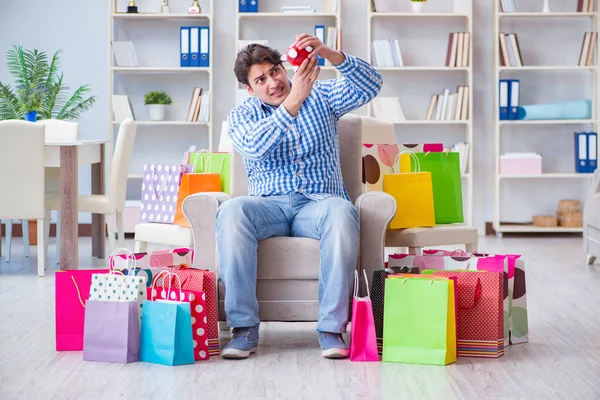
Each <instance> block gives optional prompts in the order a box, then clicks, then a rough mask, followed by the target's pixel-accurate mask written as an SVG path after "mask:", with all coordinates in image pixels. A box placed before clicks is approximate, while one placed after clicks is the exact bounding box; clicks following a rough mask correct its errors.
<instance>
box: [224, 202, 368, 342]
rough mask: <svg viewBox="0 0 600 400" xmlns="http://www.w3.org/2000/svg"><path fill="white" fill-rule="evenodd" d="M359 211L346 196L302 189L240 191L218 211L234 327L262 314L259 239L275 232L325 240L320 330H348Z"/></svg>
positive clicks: (227, 300)
mask: <svg viewBox="0 0 600 400" xmlns="http://www.w3.org/2000/svg"><path fill="white" fill-rule="evenodd" d="M358 235H359V225H358V211H357V210H356V207H354V205H353V204H352V203H351V202H349V201H347V200H344V199H341V198H337V197H334V198H329V199H326V200H321V201H314V200H311V199H309V198H307V197H306V196H304V195H303V194H300V193H293V194H289V195H283V196H270V197H255V196H240V197H234V198H232V199H230V200H227V201H226V202H224V203H223V204H222V205H221V206H220V207H219V210H218V212H217V227H216V240H217V252H218V259H219V271H220V277H221V282H222V283H223V286H224V287H225V312H226V313H227V325H228V326H229V327H230V328H239V327H247V326H254V325H256V324H258V323H259V322H260V320H259V318H258V300H257V299H256V263H257V254H256V253H257V249H258V242H259V241H261V240H264V239H267V238H270V237H273V236H295V237H308V238H313V239H317V240H320V257H321V269H320V275H319V322H318V323H317V330H318V331H320V332H336V333H345V332H346V325H347V323H348V311H349V301H350V291H351V289H352V285H353V281H354V269H355V268H356V262H357V257H358Z"/></svg>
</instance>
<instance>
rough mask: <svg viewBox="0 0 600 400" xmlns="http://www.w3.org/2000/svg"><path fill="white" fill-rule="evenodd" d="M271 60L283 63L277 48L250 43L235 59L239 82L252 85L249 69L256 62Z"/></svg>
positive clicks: (274, 62) (273, 62)
mask: <svg viewBox="0 0 600 400" xmlns="http://www.w3.org/2000/svg"><path fill="white" fill-rule="evenodd" d="M264 62H270V63H271V64H274V65H278V64H281V63H282V61H281V54H279V52H278V51H277V50H275V49H272V48H270V47H267V46H263V45H261V44H256V43H253V44H249V45H248V46H246V47H244V48H243V49H242V50H240V52H239V53H238V54H237V58H236V59H235V67H234V71H235V77H236V78H237V80H238V82H240V83H243V84H244V85H248V86H250V83H249V82H248V71H250V67H252V66H253V65H255V64H262V63H264Z"/></svg>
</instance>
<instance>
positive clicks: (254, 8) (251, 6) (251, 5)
mask: <svg viewBox="0 0 600 400" xmlns="http://www.w3.org/2000/svg"><path fill="white" fill-rule="evenodd" d="M248 12H258V0H248Z"/></svg>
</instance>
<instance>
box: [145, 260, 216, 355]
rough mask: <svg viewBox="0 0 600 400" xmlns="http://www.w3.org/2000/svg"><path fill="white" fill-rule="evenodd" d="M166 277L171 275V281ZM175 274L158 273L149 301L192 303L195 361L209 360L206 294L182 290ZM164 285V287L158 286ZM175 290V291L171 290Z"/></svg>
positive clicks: (150, 291) (149, 292)
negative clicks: (178, 288)
mask: <svg viewBox="0 0 600 400" xmlns="http://www.w3.org/2000/svg"><path fill="white" fill-rule="evenodd" d="M166 275H171V276H170V278H171V279H164V277H165V276H166ZM176 279H177V277H176V275H175V274H172V272H171V273H170V272H169V271H166V270H164V271H162V272H160V273H158V274H157V275H156V276H155V278H154V280H153V281H152V286H153V287H154V286H156V287H155V288H154V289H152V288H148V293H147V294H148V300H151V299H152V298H156V299H160V300H173V301H175V300H176V301H182V302H187V303H190V314H191V322H192V339H193V344H194V360H196V361H201V360H208V359H209V357H210V355H209V351H208V320H207V316H206V311H207V309H206V293H204V292H202V291H196V290H187V289H184V290H181V291H180V292H179V291H178V290H177V288H176V287H179V286H178V285H177V284H176V283H175V282H178V281H177V280H176ZM158 284H162V286H157V285H158ZM171 288H173V290H171ZM178 295H179V298H178V297H177V296H178Z"/></svg>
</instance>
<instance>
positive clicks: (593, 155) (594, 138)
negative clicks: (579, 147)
mask: <svg viewBox="0 0 600 400" xmlns="http://www.w3.org/2000/svg"><path fill="white" fill-rule="evenodd" d="M587 149H588V162H587V172H594V171H595V170H596V167H597V166H598V133H597V132H587Z"/></svg>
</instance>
